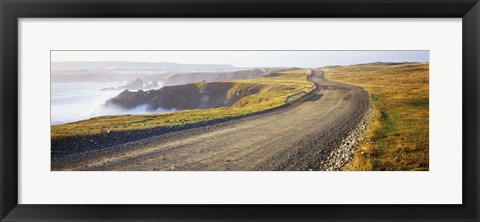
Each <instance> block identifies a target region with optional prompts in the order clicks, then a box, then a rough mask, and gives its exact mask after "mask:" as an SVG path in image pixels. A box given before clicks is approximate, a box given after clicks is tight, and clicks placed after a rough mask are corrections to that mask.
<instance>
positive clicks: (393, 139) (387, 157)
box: [324, 63, 429, 171]
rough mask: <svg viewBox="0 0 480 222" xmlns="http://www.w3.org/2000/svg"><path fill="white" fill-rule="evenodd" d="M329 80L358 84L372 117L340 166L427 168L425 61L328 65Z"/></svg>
mask: <svg viewBox="0 0 480 222" xmlns="http://www.w3.org/2000/svg"><path fill="white" fill-rule="evenodd" d="M324 70H325V71H326V77H327V79H329V80H333V81H337V82H342V83H347V84H351V85H357V86H361V87H363V88H364V89H365V90H366V91H368V92H369V93H370V95H371V98H372V105H373V110H372V115H371V118H370V121H369V124H368V127H367V130H366V131H365V133H364V136H363V138H362V139H361V142H360V144H359V146H358V149H357V150H356V151H355V157H354V159H353V160H352V161H351V162H350V163H348V164H347V165H346V166H345V167H344V170H389V171H390V170H392V171H393V170H428V169H429V115H428V113H429V64H428V63H405V64H397V65H392V64H382V63H378V64H366V65H354V66H341V67H327V68H326V69H324Z"/></svg>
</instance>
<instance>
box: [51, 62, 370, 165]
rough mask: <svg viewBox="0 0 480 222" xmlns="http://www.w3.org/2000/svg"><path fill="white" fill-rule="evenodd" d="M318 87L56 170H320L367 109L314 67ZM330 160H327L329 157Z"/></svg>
mask: <svg viewBox="0 0 480 222" xmlns="http://www.w3.org/2000/svg"><path fill="white" fill-rule="evenodd" d="M308 79H309V81H311V82H313V83H315V84H316V85H317V89H316V90H315V91H314V92H313V93H311V94H309V95H307V96H305V97H304V98H303V99H302V100H301V101H297V102H295V104H294V105H292V106H289V107H287V108H285V109H280V110H277V111H274V112H270V113H265V114H260V115H256V116H251V117H246V118H243V119H239V120H232V121H228V122H226V123H221V124H214V125H210V126H203V127H198V128H194V129H188V130H182V131H177V132H171V133H167V134H164V135H159V136H152V137H149V138H145V139H141V140H136V141H131V142H129V143H127V144H123V145H120V146H119V147H118V148H116V149H110V150H112V151H110V152H103V153H97V154H95V155H90V156H86V157H83V158H81V159H77V160H71V161H68V162H63V163H61V164H52V170H99V171H101V170H116V171H130V170H147V171H151V170H180V171H205V170H235V171H250V170H254V171H255V170H260V171H264V170H265V171H271V170H287V171H297V170H322V169H326V167H325V166H324V164H325V162H326V161H325V160H326V158H328V156H331V154H332V153H334V151H335V149H337V148H338V147H339V146H340V145H342V143H344V142H345V138H347V137H348V136H349V135H350V134H351V132H352V131H354V130H355V129H356V128H357V127H358V126H359V124H361V122H362V119H365V118H364V117H365V114H366V113H367V112H368V110H369V96H368V94H367V93H366V92H365V91H364V90H363V89H361V88H360V87H356V86H351V85H346V84H340V83H336V82H331V81H328V80H325V79H324V72H323V71H321V70H312V74H311V75H310V76H309V77H308ZM327 162H328V161H327Z"/></svg>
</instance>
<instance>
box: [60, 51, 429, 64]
mask: <svg viewBox="0 0 480 222" xmlns="http://www.w3.org/2000/svg"><path fill="white" fill-rule="evenodd" d="M51 61H52V62H66V61H69V62H75V61H77V62H95V61H97V62H101V61H103V62H106V61H122V62H173V63H183V64H230V65H233V66H236V67H321V66H327V65H351V64H359V63H370V62H428V61H429V51H52V52H51Z"/></svg>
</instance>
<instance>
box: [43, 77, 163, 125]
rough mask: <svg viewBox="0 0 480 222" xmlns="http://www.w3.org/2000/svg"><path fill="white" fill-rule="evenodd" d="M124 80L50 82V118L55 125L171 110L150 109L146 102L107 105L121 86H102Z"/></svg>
mask: <svg viewBox="0 0 480 222" xmlns="http://www.w3.org/2000/svg"><path fill="white" fill-rule="evenodd" d="M122 84H125V83H123V82H107V83H104V82H102V83H97V82H67V83H64V82H62V83H55V82H53V83H52V84H51V119H50V122H51V124H52V125H57V124H62V123H67V122H74V121H79V120H83V119H88V118H92V117H96V116H105V115H122V114H147V113H155V112H167V111H171V110H162V109H158V110H150V109H149V107H147V106H139V107H135V108H134V109H128V110H125V109H119V108H115V107H106V106H104V105H103V104H105V101H107V100H108V99H110V98H113V97H115V96H116V95H118V94H119V93H120V92H121V91H119V90H103V91H102V90H101V89H103V88H108V87H117V86H119V85H122Z"/></svg>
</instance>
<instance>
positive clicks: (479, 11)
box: [0, 0, 480, 221]
mask: <svg viewBox="0 0 480 222" xmlns="http://www.w3.org/2000/svg"><path fill="white" fill-rule="evenodd" d="M0 15H1V17H0V19H1V21H0V23H1V25H0V29H1V39H0V45H1V50H0V51H1V54H0V56H1V57H0V67H1V75H0V84H1V86H0V87H1V89H0V106H1V107H0V109H1V111H0V155H1V156H0V178H1V183H0V195H1V196H0V199H1V200H0V218H1V221H74V220H75V221H104V220H110V221H119V220H122V221H147V220H148V221H151V220H159V221H191V220H192V221H193V220H197V221H214V220H215V221H264V220H269V221H307V220H308V221H372V220H377V221H479V217H480V216H479V215H480V211H479V193H480V192H479V184H478V179H479V160H480V158H479V152H478V148H479V140H478V136H479V134H478V133H479V132H478V126H479V118H478V117H479V112H478V111H479V102H478V99H479V85H480V83H479V78H478V76H479V64H480V61H479V53H480V48H479V46H480V45H479V40H480V36H479V31H480V29H479V24H480V23H479V19H480V18H479V16H480V5H479V3H478V0H366V1H360V0H297V1H295V0H256V1H253V0H244V1H240V0H221V1H220V0H142V1H135V0H118V1H109V0H100V1H94V0H62V1H59V0H38V1H34V0H0ZM77 17H78V18H80V17H81V18H83V17H86V18H123V17H127V18H128V17H189V18H191V17H194V18H195V17H212V18H227V17H250V18H252V17H255V18H280V17H285V18H294V17H302V18H313V17H330V18H332V17H333V18H337V17H348V18H352V17H361V18H365V17H369V18H445V17H450V18H452V17H456V18H463V19H462V21H463V24H462V35H463V39H462V41H463V43H462V44H463V73H462V78H463V80H462V84H463V89H462V93H463V101H462V104H463V105H462V108H463V117H462V121H463V137H462V139H463V147H462V149H463V171H462V172H463V176H462V177H463V181H462V183H463V195H462V198H463V204H461V205H24V204H18V197H17V194H18V155H17V150H18V141H17V140H18V130H19V128H18V111H19V110H18V66H17V64H18V22H17V20H18V19H19V18H77ZM445 44H448V43H445ZM438 195H442V194H441V193H439V194H438Z"/></svg>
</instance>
